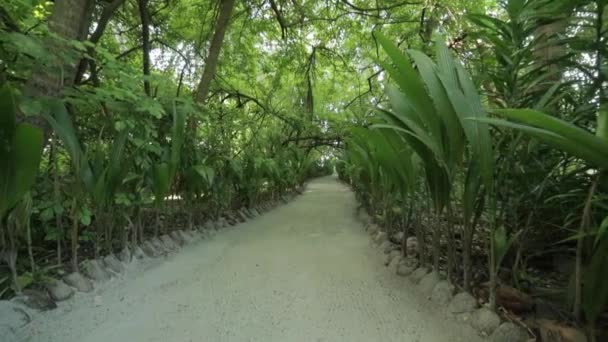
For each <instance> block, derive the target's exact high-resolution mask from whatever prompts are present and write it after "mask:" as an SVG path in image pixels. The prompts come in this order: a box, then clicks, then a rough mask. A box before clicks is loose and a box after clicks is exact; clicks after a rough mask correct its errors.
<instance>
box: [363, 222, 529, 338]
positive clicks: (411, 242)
mask: <svg viewBox="0 0 608 342" xmlns="http://www.w3.org/2000/svg"><path fill="white" fill-rule="evenodd" d="M357 215H358V218H359V219H360V220H361V221H362V222H363V223H364V229H365V231H366V232H367V233H368V234H369V236H370V239H371V242H372V245H373V246H374V247H375V248H378V249H379V250H380V251H381V255H382V256H383V261H384V266H386V267H387V268H388V270H389V271H390V273H392V274H395V275H396V276H400V277H406V278H407V279H408V281H409V283H410V284H411V285H412V286H410V289H409V290H410V291H412V292H414V293H418V294H419V295H420V296H421V298H423V300H426V301H429V302H430V305H433V306H436V307H437V308H438V309H439V310H440V311H441V314H443V315H446V316H448V317H450V318H453V319H456V320H457V321H459V322H461V323H462V324H468V325H470V326H471V327H473V328H474V329H475V330H477V332H478V333H479V335H480V336H481V337H484V338H488V340H489V341H492V342H527V341H529V340H530V338H531V335H530V334H529V333H528V328H527V327H526V326H525V325H524V324H522V323H521V322H519V321H517V320H515V321H513V322H512V321H504V320H502V319H501V318H500V317H499V316H498V315H497V314H496V313H495V312H494V311H493V310H490V309H489V308H487V307H484V306H483V305H480V304H479V301H478V300H477V298H475V297H473V296H472V295H471V294H469V293H468V292H466V291H460V292H459V291H458V290H457V289H456V287H455V286H454V285H453V284H451V283H450V282H449V281H447V280H446V278H445V274H441V273H438V272H435V271H432V269H430V268H429V267H427V266H424V265H420V262H419V258H418V252H419V249H418V241H417V239H416V237H415V236H410V237H406V236H404V234H403V233H402V232H399V233H393V234H394V235H392V236H390V235H389V234H390V233H389V232H387V231H386V229H384V228H380V226H379V225H378V224H377V223H374V222H373V220H372V219H371V217H370V216H369V215H368V214H367V213H366V212H365V211H358V212H357Z"/></svg>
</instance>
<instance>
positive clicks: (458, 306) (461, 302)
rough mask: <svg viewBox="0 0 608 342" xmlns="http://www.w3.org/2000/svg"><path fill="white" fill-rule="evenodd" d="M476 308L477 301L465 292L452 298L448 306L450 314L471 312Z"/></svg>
mask: <svg viewBox="0 0 608 342" xmlns="http://www.w3.org/2000/svg"><path fill="white" fill-rule="evenodd" d="M476 308H477V300H476V299H475V298H474V297H473V296H471V294H469V293H467V292H460V293H458V294H456V295H455V296H454V298H452V300H451V301H450V304H449V305H448V312H449V313H451V314H462V313H467V312H473V311H475V309H476Z"/></svg>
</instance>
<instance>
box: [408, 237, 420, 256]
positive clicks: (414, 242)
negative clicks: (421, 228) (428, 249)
mask: <svg viewBox="0 0 608 342" xmlns="http://www.w3.org/2000/svg"><path fill="white" fill-rule="evenodd" d="M405 252H406V254H407V255H408V256H416V255H418V239H416V237H415V236H410V237H408V238H407V240H405Z"/></svg>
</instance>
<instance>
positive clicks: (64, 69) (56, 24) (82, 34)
mask: <svg viewBox="0 0 608 342" xmlns="http://www.w3.org/2000/svg"><path fill="white" fill-rule="evenodd" d="M94 7H95V1H94V0H55V6H54V8H53V13H52V14H51V16H50V18H49V22H48V26H49V30H50V31H51V32H53V33H55V34H57V35H58V36H60V37H62V38H65V39H69V40H84V39H86V36H87V32H88V30H89V25H90V24H91V16H92V14H93V9H94ZM48 49H49V51H50V52H51V53H53V51H57V50H61V49H70V48H69V47H68V46H64V45H62V44H55V43H51V42H49V44H48ZM77 62H78V61H77V60H76V59H69V58H68V59H62V60H61V61H60V62H59V64H60V65H57V66H56V67H44V68H41V69H40V70H37V71H36V72H34V73H33V74H32V78H31V79H30V80H29V82H28V86H27V94H28V95H30V96H32V97H39V96H51V97H59V96H61V93H62V90H63V88H64V87H66V86H71V85H72V84H73V81H74V76H75V75H76V64H77ZM28 121H30V122H31V123H32V124H34V125H36V126H38V127H41V128H43V130H44V132H45V137H47V134H48V125H47V124H46V122H45V121H44V119H42V118H41V117H39V116H33V117H30V118H28Z"/></svg>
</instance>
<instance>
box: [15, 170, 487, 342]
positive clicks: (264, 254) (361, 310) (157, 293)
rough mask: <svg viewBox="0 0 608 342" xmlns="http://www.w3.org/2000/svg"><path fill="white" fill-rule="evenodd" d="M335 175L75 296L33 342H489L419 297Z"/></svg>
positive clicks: (44, 317)
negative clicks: (386, 260)
mask: <svg viewBox="0 0 608 342" xmlns="http://www.w3.org/2000/svg"><path fill="white" fill-rule="evenodd" d="M355 208H356V203H355V199H354V196H353V194H352V192H351V191H350V190H349V189H348V188H347V187H346V186H344V185H342V184H340V183H338V182H337V180H336V179H335V178H333V177H325V178H320V179H317V180H314V181H312V182H311V183H310V184H309V185H308V187H307V190H306V192H305V193H304V195H302V196H300V197H298V198H296V199H295V200H294V201H292V202H290V203H289V204H287V205H284V206H281V207H278V208H276V209H274V210H272V211H270V212H268V213H265V214H263V215H262V216H261V217H258V218H256V219H254V220H251V221H248V222H246V223H242V224H240V225H238V226H236V227H234V228H229V229H226V230H224V231H221V232H219V233H218V234H217V235H216V236H215V237H214V238H212V239H209V240H203V241H199V242H197V243H194V244H192V245H189V246H186V247H184V248H183V249H182V250H181V251H180V252H179V253H177V254H175V255H173V256H170V257H168V258H167V259H166V260H155V261H154V262H151V263H147V264H146V267H137V268H135V269H132V270H131V271H129V272H128V273H127V274H126V275H125V276H123V277H122V278H119V279H113V280H111V281H109V282H108V283H106V284H102V285H100V286H98V289H96V290H95V293H89V294H77V295H76V296H75V297H74V298H72V299H70V300H68V301H66V302H62V303H59V308H58V309H56V310H53V311H50V312H46V313H43V314H41V315H39V316H37V317H36V318H35V320H34V321H33V322H31V323H30V324H28V325H27V326H26V329H27V331H23V338H24V340H27V341H57V342H88V341H90V342H109V341H130V342H135V341H163V342H164V341H171V342H181V341H210V342H218V341H263V342H266V341H280V342H285V341H327V342H330V341H365V342H369V341H467V342H469V341H472V342H474V341H480V340H481V339H480V338H479V337H478V336H477V335H476V334H475V332H474V331H473V330H472V329H471V328H469V327H467V326H463V325H459V324H457V323H455V322H452V321H449V320H446V318H445V316H444V315H442V314H440V313H439V312H438V311H437V309H436V308H434V307H433V306H434V305H433V304H431V303H429V302H428V301H427V300H426V299H424V298H419V296H418V295H417V292H416V290H415V289H413V286H412V285H410V284H409V283H408V281H407V280H406V279H404V278H401V277H398V276H396V275H394V274H391V273H390V272H388V271H387V269H386V268H385V267H383V266H382V256H381V255H380V253H378V251H377V250H375V249H373V248H371V247H370V243H369V237H368V236H367V235H366V233H365V232H364V230H363V227H362V224H361V223H360V222H359V221H357V220H356V219H355V216H354V213H355Z"/></svg>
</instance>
